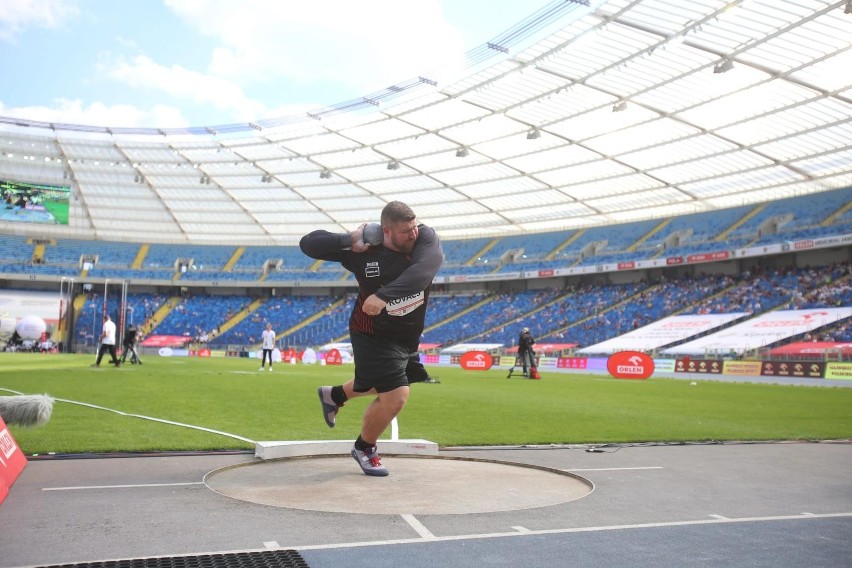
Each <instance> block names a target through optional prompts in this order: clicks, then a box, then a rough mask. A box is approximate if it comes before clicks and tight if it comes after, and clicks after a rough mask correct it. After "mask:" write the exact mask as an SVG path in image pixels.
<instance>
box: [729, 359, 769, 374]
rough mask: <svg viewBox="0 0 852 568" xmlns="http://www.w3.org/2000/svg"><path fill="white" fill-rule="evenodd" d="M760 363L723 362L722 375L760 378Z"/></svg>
mask: <svg viewBox="0 0 852 568" xmlns="http://www.w3.org/2000/svg"><path fill="white" fill-rule="evenodd" d="M760 369H761V362H760V361H725V362H724V363H723V364H722V374H723V375H734V376H737V377H758V376H760Z"/></svg>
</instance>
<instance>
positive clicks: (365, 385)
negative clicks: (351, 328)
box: [350, 332, 411, 392]
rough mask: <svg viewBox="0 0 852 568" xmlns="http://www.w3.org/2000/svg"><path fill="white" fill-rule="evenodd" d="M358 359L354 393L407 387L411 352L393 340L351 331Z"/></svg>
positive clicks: (387, 390)
mask: <svg viewBox="0 0 852 568" xmlns="http://www.w3.org/2000/svg"><path fill="white" fill-rule="evenodd" d="M350 339H351V340H352V352H353V356H354V358H355V385H354V387H353V389H354V390H355V392H367V391H368V390H370V389H376V392H389V391H392V390H394V389H397V388H399V387H406V386H408V378H407V377H406V375H405V367H406V365H408V358H409V356H410V354H411V350H410V349H409V348H408V346H406V345H404V344H402V343H400V342H399V341H397V340H396V339H394V338H393V337H379V336H375V335H365V334H363V333H357V332H352V333H351V334H350Z"/></svg>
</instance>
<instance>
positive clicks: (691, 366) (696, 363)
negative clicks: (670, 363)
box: [675, 357, 723, 375]
mask: <svg viewBox="0 0 852 568" xmlns="http://www.w3.org/2000/svg"><path fill="white" fill-rule="evenodd" d="M722 364H723V361H722V360H721V359H691V358H689V357H684V358H683V359H676V360H675V371H676V372H679V373H705V374H711V375H720V374H722Z"/></svg>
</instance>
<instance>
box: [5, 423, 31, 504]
mask: <svg viewBox="0 0 852 568" xmlns="http://www.w3.org/2000/svg"><path fill="white" fill-rule="evenodd" d="M26 465H27V458H25V457H24V453H23V452H22V451H21V449H20V448H19V447H18V444H17V443H16V442H15V439H14V438H13V437H12V434H11V433H9V429H8V428H6V423H5V422H3V419H2V418H0V503H2V502H3V499H5V498H6V495H8V494H9V488H10V487H12V484H13V483H14V482H15V480H16V479H17V478H18V476H19V475H20V474H21V471H23V469H24V466H26Z"/></svg>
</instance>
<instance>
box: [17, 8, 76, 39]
mask: <svg viewBox="0 0 852 568" xmlns="http://www.w3.org/2000/svg"><path fill="white" fill-rule="evenodd" d="M79 14H80V9H79V7H78V6H77V2H76V1H74V0H3V6H2V9H0V40H2V41H7V42H10V43H11V42H14V41H15V40H16V39H17V37H18V36H19V35H21V34H22V33H24V32H25V31H26V30H27V29H28V28H31V27H40V28H58V27H60V26H62V25H63V24H64V23H66V22H67V21H68V20H70V19H73V18H75V17H77V16H78V15H79Z"/></svg>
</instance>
